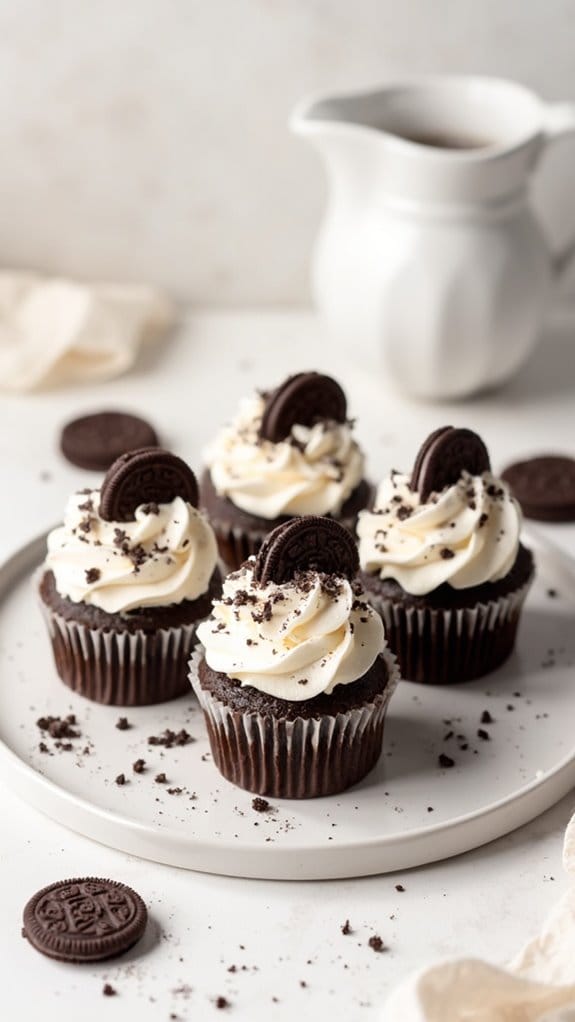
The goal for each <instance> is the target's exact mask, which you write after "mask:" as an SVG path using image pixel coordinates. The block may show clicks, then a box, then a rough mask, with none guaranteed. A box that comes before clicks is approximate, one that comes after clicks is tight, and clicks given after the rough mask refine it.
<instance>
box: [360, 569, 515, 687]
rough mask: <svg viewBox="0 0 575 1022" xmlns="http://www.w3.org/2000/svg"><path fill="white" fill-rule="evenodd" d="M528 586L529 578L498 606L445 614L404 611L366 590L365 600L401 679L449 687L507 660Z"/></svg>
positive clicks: (413, 609) (430, 610)
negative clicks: (379, 623) (380, 623)
mask: <svg viewBox="0 0 575 1022" xmlns="http://www.w3.org/2000/svg"><path fill="white" fill-rule="evenodd" d="M532 581H533V575H531V577H530V578H529V580H528V581H527V582H526V583H525V585H523V586H521V588H519V589H516V590H515V591H514V592H512V593H508V594H506V595H505V596H500V597H499V598H498V599H497V600H490V601H489V602H488V603H478V604H476V605H475V606H474V607H458V608H453V609H450V610H440V609H435V608H428V607H425V608H421V607H406V606H405V605H404V604H403V603H400V602H397V603H394V602H393V600H392V599H386V598H384V597H378V596H377V594H374V593H372V592H371V591H369V590H368V592H367V597H368V600H369V601H370V603H371V604H372V606H373V607H374V608H375V610H377V611H378V613H379V614H380V615H381V618H382V620H383V624H384V627H385V637H386V640H387V642H388V644H389V647H390V649H391V650H392V651H393V653H395V655H396V657H397V659H398V661H399V669H400V671H401V676H402V678H406V679H407V680H409V681H418V682H423V683H424V684H430V685H449V684H457V683H458V682H462V681H471V680H472V679H473V678H479V677H482V676H483V675H484V674H488V673H489V672H490V671H493V670H495V669H496V668H497V667H499V666H500V665H501V664H502V663H503V662H504V661H505V660H506V659H507V657H508V656H509V655H510V653H511V651H512V650H513V646H514V644H515V637H516V634H517V627H518V624H519V618H520V615H521V608H522V606H523V603H524V602H525V597H526V596H527V593H528V590H529V588H530V586H531V583H532Z"/></svg>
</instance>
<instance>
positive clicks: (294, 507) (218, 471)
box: [206, 395, 364, 519]
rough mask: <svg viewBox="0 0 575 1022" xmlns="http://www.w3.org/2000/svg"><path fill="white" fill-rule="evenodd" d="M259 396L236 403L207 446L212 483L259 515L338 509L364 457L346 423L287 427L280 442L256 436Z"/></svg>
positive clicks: (260, 411)
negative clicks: (235, 411)
mask: <svg viewBox="0 0 575 1022" xmlns="http://www.w3.org/2000/svg"><path fill="white" fill-rule="evenodd" d="M264 404H265V403H264V399H263V398H262V397H261V396H259V395H255V396H253V397H251V398H247V399H245V400H244V401H242V402H241V404H240V410H239V414H238V415H237V417H236V418H235V419H234V421H233V422H232V423H231V424H230V425H228V426H225V427H224V428H223V429H222V430H221V432H220V433H219V434H218V436H217V437H216V439H215V440H214V442H213V443H212V444H211V445H210V447H209V448H208V449H207V451H206V461H207V464H208V466H209V468H210V474H211V478H212V483H213V485H214V487H215V489H216V491H217V493H218V494H220V496H225V497H228V498H229V499H230V500H231V501H232V503H234V504H235V505H236V506H237V507H239V508H241V509H242V510H243V511H248V512H249V513H250V514H255V515H258V516H260V517H262V518H267V519H273V518H277V517H278V516H279V515H284V514H287V515H325V514H328V513H332V514H337V513H338V512H339V511H340V510H341V507H342V505H343V504H344V503H345V501H346V500H347V499H348V497H349V496H350V495H351V493H352V492H353V490H354V489H355V488H356V486H358V485H359V483H360V482H361V480H362V478H363V470H364V458H363V454H362V452H361V451H360V449H359V447H358V445H357V443H356V442H355V440H354V439H353V436H352V431H351V427H350V425H349V423H347V422H317V423H315V424H314V425H313V426H302V425H295V426H292V429H291V433H290V436H289V437H288V438H287V439H286V440H281V441H280V442H279V443H273V442H272V441H270V440H264V439H262V438H261V437H260V436H259V427H260V424H261V420H262V415H263V411H264Z"/></svg>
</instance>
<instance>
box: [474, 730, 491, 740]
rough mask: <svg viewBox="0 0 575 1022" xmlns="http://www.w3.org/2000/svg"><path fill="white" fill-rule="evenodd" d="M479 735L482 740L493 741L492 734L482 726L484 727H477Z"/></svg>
mask: <svg viewBox="0 0 575 1022" xmlns="http://www.w3.org/2000/svg"><path fill="white" fill-rule="evenodd" d="M477 737H478V738H481V741H482V742H490V741H491V735H490V734H489V731H485V729H484V728H482V727H480V728H478V729H477Z"/></svg>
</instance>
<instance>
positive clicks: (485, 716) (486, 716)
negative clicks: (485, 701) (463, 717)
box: [481, 710, 493, 724]
mask: <svg viewBox="0 0 575 1022" xmlns="http://www.w3.org/2000/svg"><path fill="white" fill-rule="evenodd" d="M481 723H482V724H493V717H492V716H491V714H490V712H489V710H484V711H483V713H482V714H481Z"/></svg>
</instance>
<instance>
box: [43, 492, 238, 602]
mask: <svg viewBox="0 0 575 1022" xmlns="http://www.w3.org/2000/svg"><path fill="white" fill-rule="evenodd" d="M99 506H100V492H99V490H92V491H84V492H82V493H74V494H72V496H71V497H70V499H69V501H68V505H67V507H66V513H65V516H64V524H63V525H62V526H60V527H59V528H57V529H54V530H53V531H52V532H51V533H50V535H49V536H48V556H47V558H46V567H47V568H49V569H51V570H52V571H53V572H54V577H55V580H56V588H57V590H58V592H59V593H60V594H61V595H62V596H66V597H68V599H70V600H73V601H74V603H80V602H83V603H90V604H94V606H96V607H100V608H101V609H102V610H105V611H107V612H108V613H109V614H115V613H117V612H122V611H127V610H133V609H134V608H136V607H165V606H169V605H171V604H174V603H181V602H182V601H183V600H195V599H197V597H198V596H201V595H202V593H205V592H206V590H207V589H208V586H209V582H210V578H211V576H212V574H213V572H214V568H215V567H216V563H217V558H218V552H217V544H216V540H215V536H214V533H213V530H212V528H211V526H210V525H209V523H208V521H207V519H206V518H205V517H204V516H203V515H202V514H201V513H200V512H199V511H197V510H196V508H194V507H192V506H191V504H187V503H186V501H184V500H182V498H181V497H176V498H175V500H173V501H171V503H169V504H157V505H141V506H140V507H138V508H137V509H136V513H135V521H133V522H107V521H104V519H103V518H100V515H99Z"/></svg>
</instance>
